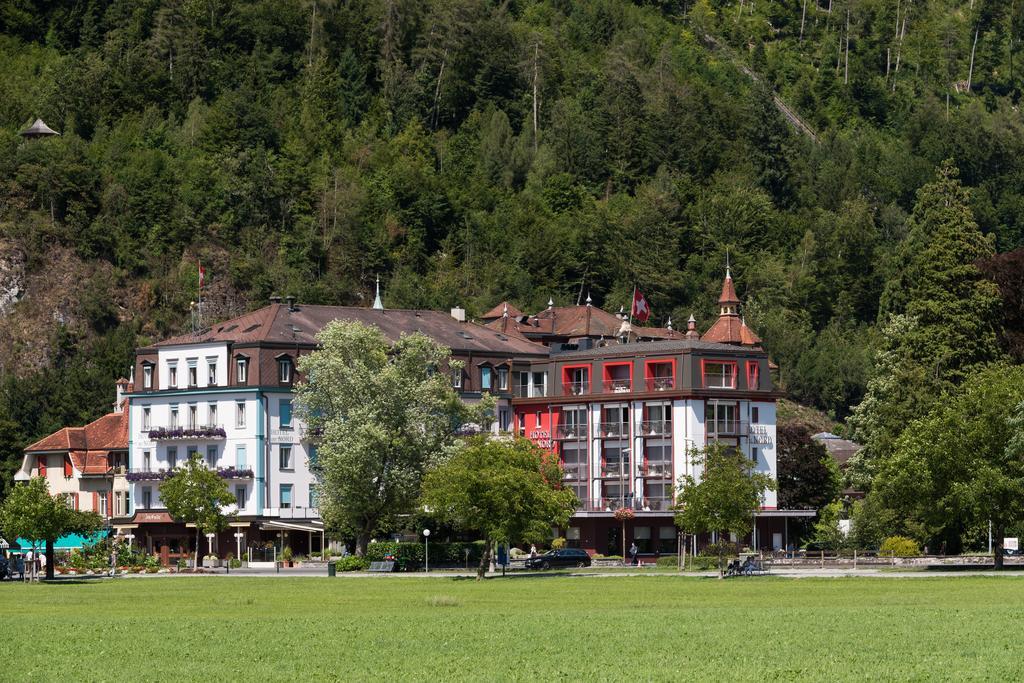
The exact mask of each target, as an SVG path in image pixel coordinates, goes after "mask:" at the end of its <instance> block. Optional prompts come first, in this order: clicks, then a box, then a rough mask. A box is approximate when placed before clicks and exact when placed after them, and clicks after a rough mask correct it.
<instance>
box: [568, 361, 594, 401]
mask: <svg viewBox="0 0 1024 683" xmlns="http://www.w3.org/2000/svg"><path fill="white" fill-rule="evenodd" d="M570 370H586V371H587V386H586V387H585V388H584V390H583V391H581V392H580V393H581V394H587V393H590V390H591V389H592V388H593V381H594V368H593V366H592V365H591V364H590V363H580V364H579V365H563V366H562V393H563V394H565V393H568V392H566V387H568V386H569V385H570V384H572V382H571V381H570V380H569V371H570Z"/></svg>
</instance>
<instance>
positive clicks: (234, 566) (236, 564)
mask: <svg viewBox="0 0 1024 683" xmlns="http://www.w3.org/2000/svg"><path fill="white" fill-rule="evenodd" d="M228 566H229V567H231V568H232V569H238V568H239V567H241V566H242V561H241V560H236V559H235V558H231V559H230V560H228Z"/></svg>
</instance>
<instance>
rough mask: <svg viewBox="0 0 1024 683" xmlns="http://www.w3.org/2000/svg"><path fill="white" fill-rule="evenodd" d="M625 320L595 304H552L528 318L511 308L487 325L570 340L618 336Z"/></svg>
mask: <svg viewBox="0 0 1024 683" xmlns="http://www.w3.org/2000/svg"><path fill="white" fill-rule="evenodd" d="M502 305H503V304H498V306H496V307H495V308H494V309H492V310H491V311H490V312H488V314H487V316H490V315H491V313H493V311H495V310H498V309H499V308H501V307H502ZM487 316H485V319H487ZM623 322H625V321H623V320H622V319H621V318H619V317H618V316H616V315H614V314H612V313H609V312H608V311H605V310H603V309H600V308H597V307H596V306H582V305H581V306H553V307H551V308H546V309H544V310H543V311H541V312H540V313H538V314H537V315H534V316H529V317H525V316H518V317H515V316H512V314H511V309H510V313H509V318H508V319H506V318H503V317H501V315H500V314H499V315H498V317H497V318H495V319H493V320H490V321H489V322H487V323H486V325H487V326H488V327H490V328H492V329H501V330H506V331H507V330H510V329H514V330H516V331H518V332H519V333H520V334H522V335H523V336H525V337H527V338H540V337H564V338H568V339H571V338H574V337H607V338H613V337H617V336H619V334H620V333H621V332H622V324H623ZM632 331H633V334H635V335H637V336H639V337H641V338H643V339H677V338H682V337H683V336H684V335H683V334H681V333H679V332H678V331H676V330H669V329H667V328H664V327H641V326H639V325H633V327H632Z"/></svg>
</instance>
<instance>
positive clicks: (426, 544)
mask: <svg viewBox="0 0 1024 683" xmlns="http://www.w3.org/2000/svg"><path fill="white" fill-rule="evenodd" d="M423 571H424V572H429V571H430V529H424V530H423Z"/></svg>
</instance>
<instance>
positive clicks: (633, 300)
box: [626, 283, 636, 342]
mask: <svg viewBox="0 0 1024 683" xmlns="http://www.w3.org/2000/svg"><path fill="white" fill-rule="evenodd" d="M635 307H636V283H634V284H633V297H632V298H631V299H630V300H629V331H628V332H626V341H627V342H628V341H629V335H630V334H632V333H633V309H634V308H635Z"/></svg>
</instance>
